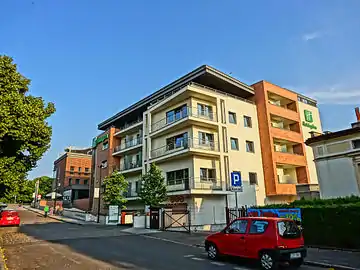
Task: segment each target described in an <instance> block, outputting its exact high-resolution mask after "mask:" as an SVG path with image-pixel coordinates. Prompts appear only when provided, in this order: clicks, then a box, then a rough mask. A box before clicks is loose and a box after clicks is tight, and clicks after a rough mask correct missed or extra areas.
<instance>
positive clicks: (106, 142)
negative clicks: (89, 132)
mask: <svg viewBox="0 0 360 270" xmlns="http://www.w3.org/2000/svg"><path fill="white" fill-rule="evenodd" d="M108 148H109V141H108V140H106V141H104V142H103V143H102V146H101V150H106V149H108Z"/></svg>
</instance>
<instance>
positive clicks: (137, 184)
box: [135, 181, 141, 193]
mask: <svg viewBox="0 0 360 270" xmlns="http://www.w3.org/2000/svg"><path fill="white" fill-rule="evenodd" d="M140 187H141V186H140V181H136V182H135V190H136V193H139V192H140Z"/></svg>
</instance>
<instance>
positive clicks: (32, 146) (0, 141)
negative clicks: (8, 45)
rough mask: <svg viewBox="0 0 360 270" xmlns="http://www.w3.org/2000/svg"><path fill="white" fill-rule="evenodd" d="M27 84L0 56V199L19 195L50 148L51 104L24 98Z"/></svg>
mask: <svg viewBox="0 0 360 270" xmlns="http://www.w3.org/2000/svg"><path fill="white" fill-rule="evenodd" d="M29 85H30V80H29V79H27V78H25V77H24V76H23V75H21V74H20V73H19V72H18V71H17V66H16V65H15V64H14V63H13V59H12V58H10V57H8V56H1V55H0V198H2V199H3V198H4V199H7V198H8V199H10V198H13V197H14V195H17V194H19V192H20V189H21V188H22V184H23V181H24V180H25V178H26V174H27V173H28V172H29V171H30V170H31V169H32V168H34V167H35V166H36V163H37V161H38V160H39V159H40V158H41V157H42V156H43V154H44V153H45V151H46V150H47V149H48V148H49V147H50V140H51V135H52V129H51V127H50V126H49V124H48V123H47V121H46V120H47V118H48V117H49V116H51V115H52V114H53V113H54V112H55V107H54V104H53V103H48V104H46V103H45V102H44V100H43V99H42V98H41V97H34V96H31V95H28V94H27V92H28V90H29Z"/></svg>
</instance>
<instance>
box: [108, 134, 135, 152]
mask: <svg viewBox="0 0 360 270" xmlns="http://www.w3.org/2000/svg"><path fill="white" fill-rule="evenodd" d="M141 144H142V138H141V137H140V138H136V139H133V140H130V141H127V142H124V143H122V144H120V145H118V146H116V147H115V148H114V153H116V152H119V151H121V150H125V149H128V148H131V147H134V146H137V145H141Z"/></svg>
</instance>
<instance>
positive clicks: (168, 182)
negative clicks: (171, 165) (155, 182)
mask: <svg viewBox="0 0 360 270" xmlns="http://www.w3.org/2000/svg"><path fill="white" fill-rule="evenodd" d="M180 172H181V173H182V174H183V177H182V178H177V177H176V173H180ZM172 175H173V177H169V176H172ZM169 178H172V179H169ZM180 180H181V182H180V183H178V181H180ZM186 180H189V168H185V169H180V170H175V171H169V172H166V185H167V186H174V185H181V184H183V183H184V181H186Z"/></svg>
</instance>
